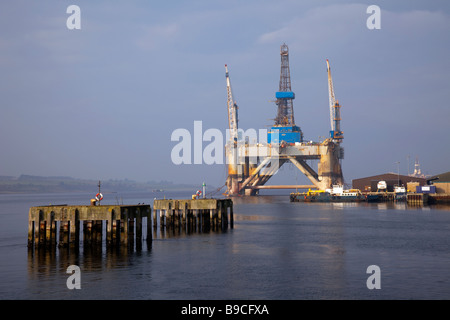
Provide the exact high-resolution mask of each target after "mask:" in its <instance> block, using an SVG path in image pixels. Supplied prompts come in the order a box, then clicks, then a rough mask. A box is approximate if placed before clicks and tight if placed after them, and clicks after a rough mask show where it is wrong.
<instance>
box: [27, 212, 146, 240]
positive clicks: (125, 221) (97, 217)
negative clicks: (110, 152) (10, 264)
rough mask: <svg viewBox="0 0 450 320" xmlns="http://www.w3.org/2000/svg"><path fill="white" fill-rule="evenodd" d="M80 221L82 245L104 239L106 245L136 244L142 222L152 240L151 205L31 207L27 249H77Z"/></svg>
mask: <svg viewBox="0 0 450 320" xmlns="http://www.w3.org/2000/svg"><path fill="white" fill-rule="evenodd" d="M81 222H82V223H83V229H82V234H83V243H84V245H93V244H96V245H98V244H102V242H103V239H105V241H106V244H107V245H120V244H122V245H123V244H132V243H134V241H136V244H137V245H139V244H140V243H142V239H143V237H142V229H143V227H142V226H143V222H144V223H145V222H146V225H147V227H146V235H145V236H146V240H147V242H151V241H152V229H151V208H150V205H99V206H93V205H90V206H83V205H80V206H68V205H60V206H40V207H31V208H30V211H29V216H28V247H33V246H36V247H40V246H46V247H54V246H56V245H58V246H60V247H65V246H78V245H79V244H80V241H81V239H80V230H81V226H80V224H81ZM104 226H105V229H106V236H105V237H104V233H103V232H104V228H103V227H104ZM58 233H59V234H58Z"/></svg>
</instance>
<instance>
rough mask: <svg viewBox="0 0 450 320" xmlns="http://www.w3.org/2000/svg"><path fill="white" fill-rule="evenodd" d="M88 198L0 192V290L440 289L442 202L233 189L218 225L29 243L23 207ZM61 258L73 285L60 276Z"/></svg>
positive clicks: (434, 293) (339, 293)
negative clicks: (314, 197) (72, 242)
mask: <svg viewBox="0 0 450 320" xmlns="http://www.w3.org/2000/svg"><path fill="white" fill-rule="evenodd" d="M155 195H157V196H160V197H161V196H162V194H152V193H146V194H121V195H120V194H118V195H115V194H111V195H105V199H104V200H103V203H104V204H115V203H116V201H117V200H119V202H121V203H122V202H123V203H124V204H137V203H142V202H144V203H150V204H151V203H152V201H153V198H154V197H155ZM165 195H166V197H172V198H188V197H190V194H181V193H177V194H175V193H174V194H165ZM91 197H92V195H88V194H33V195H0V299H3V300H4V299H167V300H175V299H176V300H184V299H214V300H215V299H226V300H231V299H262V300H279V299H284V300H286V299H287V300H290V299H450V208H449V207H442V208H439V207H424V208H422V207H420V208H412V207H407V206H406V205H405V204H398V205H397V204H386V203H382V204H306V203H290V202H289V197H288V196H259V197H252V198H236V199H234V213H235V223H234V228H233V229H229V230H228V231H226V232H209V233H203V234H200V233H196V234H191V235H185V234H184V235H178V236H171V235H170V234H165V235H162V234H161V233H160V232H158V233H157V234H154V235H153V237H154V240H153V242H152V244H151V246H150V247H147V246H146V245H144V246H143V248H142V250H141V251H138V252H136V251H135V250H134V251H127V250H113V251H111V250H109V249H106V247H103V248H98V249H95V250H87V249H86V250H84V249H83V247H82V246H81V247H80V250H79V252H75V251H74V250H72V251H67V250H56V251H54V252H48V251H47V252H35V253H34V254H32V253H30V251H29V250H28V248H27V228H28V210H29V208H30V207H32V206H38V205H48V204H50V203H51V204H63V203H67V204H72V205H74V204H88V203H89V199H90V198H91ZM72 264H75V265H78V266H79V267H80V270H81V290H69V289H68V288H67V286H66V281H67V278H68V277H69V276H70V275H69V274H67V273H66V268H67V267H68V266H69V265H72ZM370 265H377V266H379V267H380V270H381V289H378V290H377V289H373V290H369V289H368V288H367V286H366V280H367V278H368V277H369V276H370V274H367V273H366V270H367V267H368V266H370Z"/></svg>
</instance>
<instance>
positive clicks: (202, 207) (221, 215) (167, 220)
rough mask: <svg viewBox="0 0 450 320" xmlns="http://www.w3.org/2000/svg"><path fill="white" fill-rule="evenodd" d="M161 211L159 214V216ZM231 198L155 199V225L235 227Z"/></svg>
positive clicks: (199, 228) (197, 228) (203, 228)
mask: <svg viewBox="0 0 450 320" xmlns="http://www.w3.org/2000/svg"><path fill="white" fill-rule="evenodd" d="M158 213H159V216H158ZM233 220H234V218H233V201H232V200H231V199H195V200H177V199H161V200H154V201H153V227H154V228H155V229H156V228H157V227H158V221H159V226H160V228H169V227H171V228H174V229H183V230H187V231H200V232H201V231H209V230H226V229H227V228H228V225H230V227H231V228H233Z"/></svg>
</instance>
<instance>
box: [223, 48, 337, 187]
mask: <svg viewBox="0 0 450 320" xmlns="http://www.w3.org/2000/svg"><path fill="white" fill-rule="evenodd" d="M225 70H226V80H227V106H228V121H229V129H230V137H229V140H228V142H227V145H226V147H225V148H226V158H227V164H228V178H227V181H226V186H227V194H228V195H230V196H232V195H241V194H245V195H256V194H258V191H259V190H260V189H291V188H297V189H302V188H303V189H310V188H314V189H319V190H325V189H327V188H330V187H331V186H332V185H342V184H343V182H344V181H343V177H342V169H341V164H340V159H343V154H344V152H343V151H344V150H343V148H342V147H341V145H340V144H341V142H342V139H343V138H344V136H343V132H342V131H341V129H340V120H341V118H340V105H339V103H338V102H337V100H336V99H335V97H334V89H333V83H332V79H331V72H330V65H329V62H328V60H327V72H328V88H329V90H328V91H329V100H330V120H331V131H330V137H329V138H328V139H326V140H325V141H323V142H320V143H319V142H312V141H309V142H306V141H304V140H303V133H302V131H301V129H300V127H298V126H296V125H295V122H294V109H293V100H294V98H295V94H294V92H292V91H291V79H290V71H289V50H288V46H287V45H285V44H283V45H282V46H281V73H280V85H279V91H278V92H276V95H275V96H276V104H277V106H278V112H277V116H276V118H275V124H274V126H273V127H272V128H270V129H269V131H268V133H267V143H256V142H254V143H250V142H251V141H250V139H248V138H249V137H248V136H247V139H246V137H242V136H240V135H239V133H240V132H242V130H238V125H237V124H238V116H237V109H238V107H237V104H236V102H235V101H234V100H233V95H232V91H231V83H230V78H229V74H228V68H227V66H226V65H225ZM307 160H319V163H318V170H317V172H316V171H314V169H313V168H311V167H310V166H309V165H308V164H307V162H306V161H307ZM286 162H291V163H293V164H294V165H295V166H296V167H297V168H298V169H299V170H300V171H301V172H302V173H303V174H305V175H306V177H307V178H308V179H309V180H310V181H311V182H312V184H313V185H281V186H265V183H266V182H267V181H268V180H269V179H270V178H271V177H272V176H273V175H274V174H276V173H277V171H278V169H279V168H280V167H281V166H282V165H283V164H285V163H286Z"/></svg>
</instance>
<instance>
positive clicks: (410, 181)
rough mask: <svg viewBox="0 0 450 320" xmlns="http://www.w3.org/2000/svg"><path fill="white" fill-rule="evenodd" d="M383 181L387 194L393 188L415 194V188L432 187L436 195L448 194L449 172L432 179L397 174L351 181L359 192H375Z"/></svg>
mask: <svg viewBox="0 0 450 320" xmlns="http://www.w3.org/2000/svg"><path fill="white" fill-rule="evenodd" d="M380 181H385V182H386V186H387V190H386V191H388V192H393V191H394V187H395V186H405V188H406V190H407V192H416V190H417V187H421V186H428V185H433V186H435V189H436V191H435V192H436V193H446V194H450V172H446V173H442V174H438V175H435V176H432V177H423V176H422V177H416V176H411V175H400V174H397V173H384V174H379V175H375V176H370V177H365V178H359V179H354V180H352V188H353V189H359V190H361V192H377V191H378V190H377V189H378V187H377V186H378V183H379V182H380Z"/></svg>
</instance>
